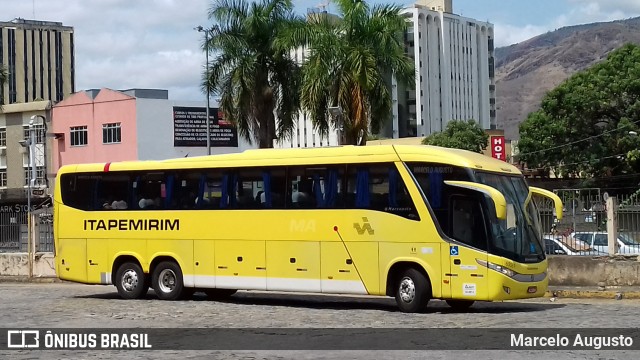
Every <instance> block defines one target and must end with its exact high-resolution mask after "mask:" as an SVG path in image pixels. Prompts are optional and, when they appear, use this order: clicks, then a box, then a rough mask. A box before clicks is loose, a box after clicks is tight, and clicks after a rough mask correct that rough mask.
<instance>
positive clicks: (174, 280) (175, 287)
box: [151, 261, 184, 300]
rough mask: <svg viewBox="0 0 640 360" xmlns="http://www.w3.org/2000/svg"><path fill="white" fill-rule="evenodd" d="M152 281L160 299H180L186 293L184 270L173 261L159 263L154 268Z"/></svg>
mask: <svg viewBox="0 0 640 360" xmlns="http://www.w3.org/2000/svg"><path fill="white" fill-rule="evenodd" d="M151 281H152V282H153V291H154V292H155V293H156V295H157V296H158V298H159V299H160V300H178V299H180V298H181V297H182V295H183V294H184V281H183V278H182V270H181V269H180V266H178V264H176V263H175V262H173V261H163V262H161V263H159V264H158V265H157V266H156V267H155V269H154V270H153V275H152V277H151Z"/></svg>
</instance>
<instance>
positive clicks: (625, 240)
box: [571, 231, 640, 255]
mask: <svg viewBox="0 0 640 360" xmlns="http://www.w3.org/2000/svg"><path fill="white" fill-rule="evenodd" d="M571 236H572V237H573V238H574V239H579V240H582V241H584V242H585V243H587V244H589V245H591V247H592V248H594V249H596V250H598V251H601V252H604V253H609V236H608V234H607V233H606V232H603V231H595V232H574V233H573V234H571ZM618 254H632V255H636V254H640V242H637V241H636V240H635V239H634V238H633V237H631V236H630V235H629V234H626V233H619V234H618Z"/></svg>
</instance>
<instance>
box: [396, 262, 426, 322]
mask: <svg viewBox="0 0 640 360" xmlns="http://www.w3.org/2000/svg"><path fill="white" fill-rule="evenodd" d="M429 300H431V283H430V282H429V279H428V278H427V277H426V276H425V275H424V274H422V273H421V272H420V271H418V270H416V269H413V268H409V269H407V270H405V271H404V272H402V274H401V275H400V277H398V282H397V284H396V303H397V304H398V307H399V308H400V310H401V311H402V312H406V313H415V312H422V311H424V310H426V308H427V304H428V303H429Z"/></svg>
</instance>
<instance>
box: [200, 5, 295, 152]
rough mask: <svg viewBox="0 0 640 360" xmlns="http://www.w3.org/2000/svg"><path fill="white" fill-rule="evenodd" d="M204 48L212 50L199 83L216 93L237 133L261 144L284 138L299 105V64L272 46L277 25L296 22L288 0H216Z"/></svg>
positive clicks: (290, 130)
mask: <svg viewBox="0 0 640 360" xmlns="http://www.w3.org/2000/svg"><path fill="white" fill-rule="evenodd" d="M209 18H210V19H211V20H213V21H214V22H215V26H214V28H215V29H216V30H215V31H213V32H212V34H211V38H210V40H209V43H208V44H207V47H208V49H209V51H211V52H212V53H213V54H216V55H215V57H214V59H213V60H212V62H211V66H210V67H209V69H210V70H209V73H208V74H206V75H205V76H206V78H205V79H204V84H203V87H204V88H205V89H206V86H209V89H211V91H212V92H213V93H215V94H218V96H220V107H221V109H222V111H223V112H224V115H225V117H226V118H227V119H229V120H231V121H232V122H234V123H235V124H236V125H237V127H238V130H239V133H240V135H241V136H243V137H244V138H245V139H247V140H248V141H249V142H252V141H256V142H257V143H258V144H259V146H260V147H261V148H271V147H273V140H274V139H278V138H286V137H290V136H291V134H292V133H293V129H294V119H295V118H296V117H297V114H298V110H299V96H298V94H299V90H298V87H299V76H300V75H299V74H300V69H299V66H298V65H297V64H296V63H295V61H293V60H292V58H291V57H290V56H289V51H288V50H286V49H279V48H276V47H275V46H274V44H275V40H276V39H277V38H278V37H279V36H280V34H281V33H282V30H283V29H285V28H287V27H289V26H290V24H291V23H294V22H297V23H299V22H301V21H302V19H301V18H299V17H297V16H296V15H295V14H294V12H293V5H292V2H291V1H290V0H261V1H260V2H252V3H248V2H247V1H246V0H216V1H215V2H214V3H213V5H212V6H211V8H210V10H209Z"/></svg>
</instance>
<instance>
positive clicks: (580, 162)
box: [526, 153, 626, 170]
mask: <svg viewBox="0 0 640 360" xmlns="http://www.w3.org/2000/svg"><path fill="white" fill-rule="evenodd" d="M623 155H626V153H622V154H617V155H611V156H604V157H601V158H597V159H589V160H584V161H578V162H574V163H569V164H559V165H553V166H547V167H537V168H533V169H526V170H545V169H548V168H554V167H555V168H558V167H565V166H571V165H579V164H584V163H588V162H592V161H600V160H605V159H611V158H615V157H618V156H623Z"/></svg>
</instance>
